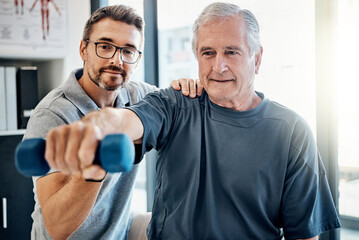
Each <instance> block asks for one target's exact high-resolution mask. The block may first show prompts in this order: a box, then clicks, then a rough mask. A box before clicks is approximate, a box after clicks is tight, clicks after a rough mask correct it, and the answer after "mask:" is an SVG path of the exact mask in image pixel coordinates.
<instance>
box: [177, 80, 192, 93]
mask: <svg viewBox="0 0 359 240" xmlns="http://www.w3.org/2000/svg"><path fill="white" fill-rule="evenodd" d="M178 81H179V84H180V85H181V90H182V94H183V95H185V96H188V94H189V90H188V79H187V78H180V79H178Z"/></svg>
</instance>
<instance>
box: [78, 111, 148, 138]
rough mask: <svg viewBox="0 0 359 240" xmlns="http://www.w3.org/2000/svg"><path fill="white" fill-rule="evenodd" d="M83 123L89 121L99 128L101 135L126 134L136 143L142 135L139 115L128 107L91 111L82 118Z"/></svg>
mask: <svg viewBox="0 0 359 240" xmlns="http://www.w3.org/2000/svg"><path fill="white" fill-rule="evenodd" d="M82 122H84V123H91V124H94V125H96V126H97V127H99V128H100V130H101V133H102V134H103V136H105V135H107V134H113V133H124V134H127V135H128V136H129V137H130V138H131V139H132V140H133V141H136V142H137V143H138V142H139V141H141V139H142V136H143V125H142V122H141V120H140V119H139V117H138V116H137V115H136V114H135V113H134V112H132V111H131V110H128V109H118V108H104V109H102V110H101V111H96V112H91V113H89V114H87V115H86V116H85V117H84V118H83V119H82Z"/></svg>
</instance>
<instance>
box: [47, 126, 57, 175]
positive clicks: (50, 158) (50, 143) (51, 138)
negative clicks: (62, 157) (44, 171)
mask: <svg viewBox="0 0 359 240" xmlns="http://www.w3.org/2000/svg"><path fill="white" fill-rule="evenodd" d="M55 139H56V138H55V131H54V130H50V131H49V133H48V134H47V136H46V146H45V159H46V161H47V163H48V164H49V166H50V168H52V169H56V168H57V167H56V162H55V152H56V149H55Z"/></svg>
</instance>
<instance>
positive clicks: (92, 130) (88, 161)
mask: <svg viewBox="0 0 359 240" xmlns="http://www.w3.org/2000/svg"><path fill="white" fill-rule="evenodd" d="M101 139H102V137H101V133H100V130H99V128H98V127H95V126H92V125H85V126H84V132H83V136H82V139H81V143H80V148H79V151H78V157H79V160H80V169H81V171H83V170H84V169H85V168H86V167H89V166H90V165H92V163H93V161H94V158H95V154H96V149H97V146H98V144H99V141H100V140H101Z"/></svg>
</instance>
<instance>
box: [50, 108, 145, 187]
mask: <svg viewBox="0 0 359 240" xmlns="http://www.w3.org/2000/svg"><path fill="white" fill-rule="evenodd" d="M112 133H124V134H127V135H128V136H129V137H130V138H131V139H132V140H133V141H134V142H136V143H139V142H141V139H142V136H143V125H142V122H141V120H140V118H139V117H138V116H137V115H136V114H135V113H134V112H132V111H131V110H128V109H115V108H104V109H102V110H100V111H95V112H91V113H89V114H87V115H86V116H85V117H84V118H82V119H81V120H80V121H77V122H74V123H72V124H69V125H63V126H59V127H57V128H54V129H52V130H51V131H50V132H49V133H48V135H47V138H46V152H45V158H46V160H47V162H48V163H49V165H50V167H51V168H52V169H57V170H59V171H61V172H62V173H64V174H68V175H76V174H82V176H83V177H84V178H88V179H97V180H99V179H103V178H104V176H105V174H106V173H105V171H104V170H103V169H102V168H101V167H99V166H98V165H93V160H94V157H95V152H96V148H97V146H98V144H99V141H101V140H102V139H103V138H104V137H105V136H106V135H108V134H112Z"/></svg>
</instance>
